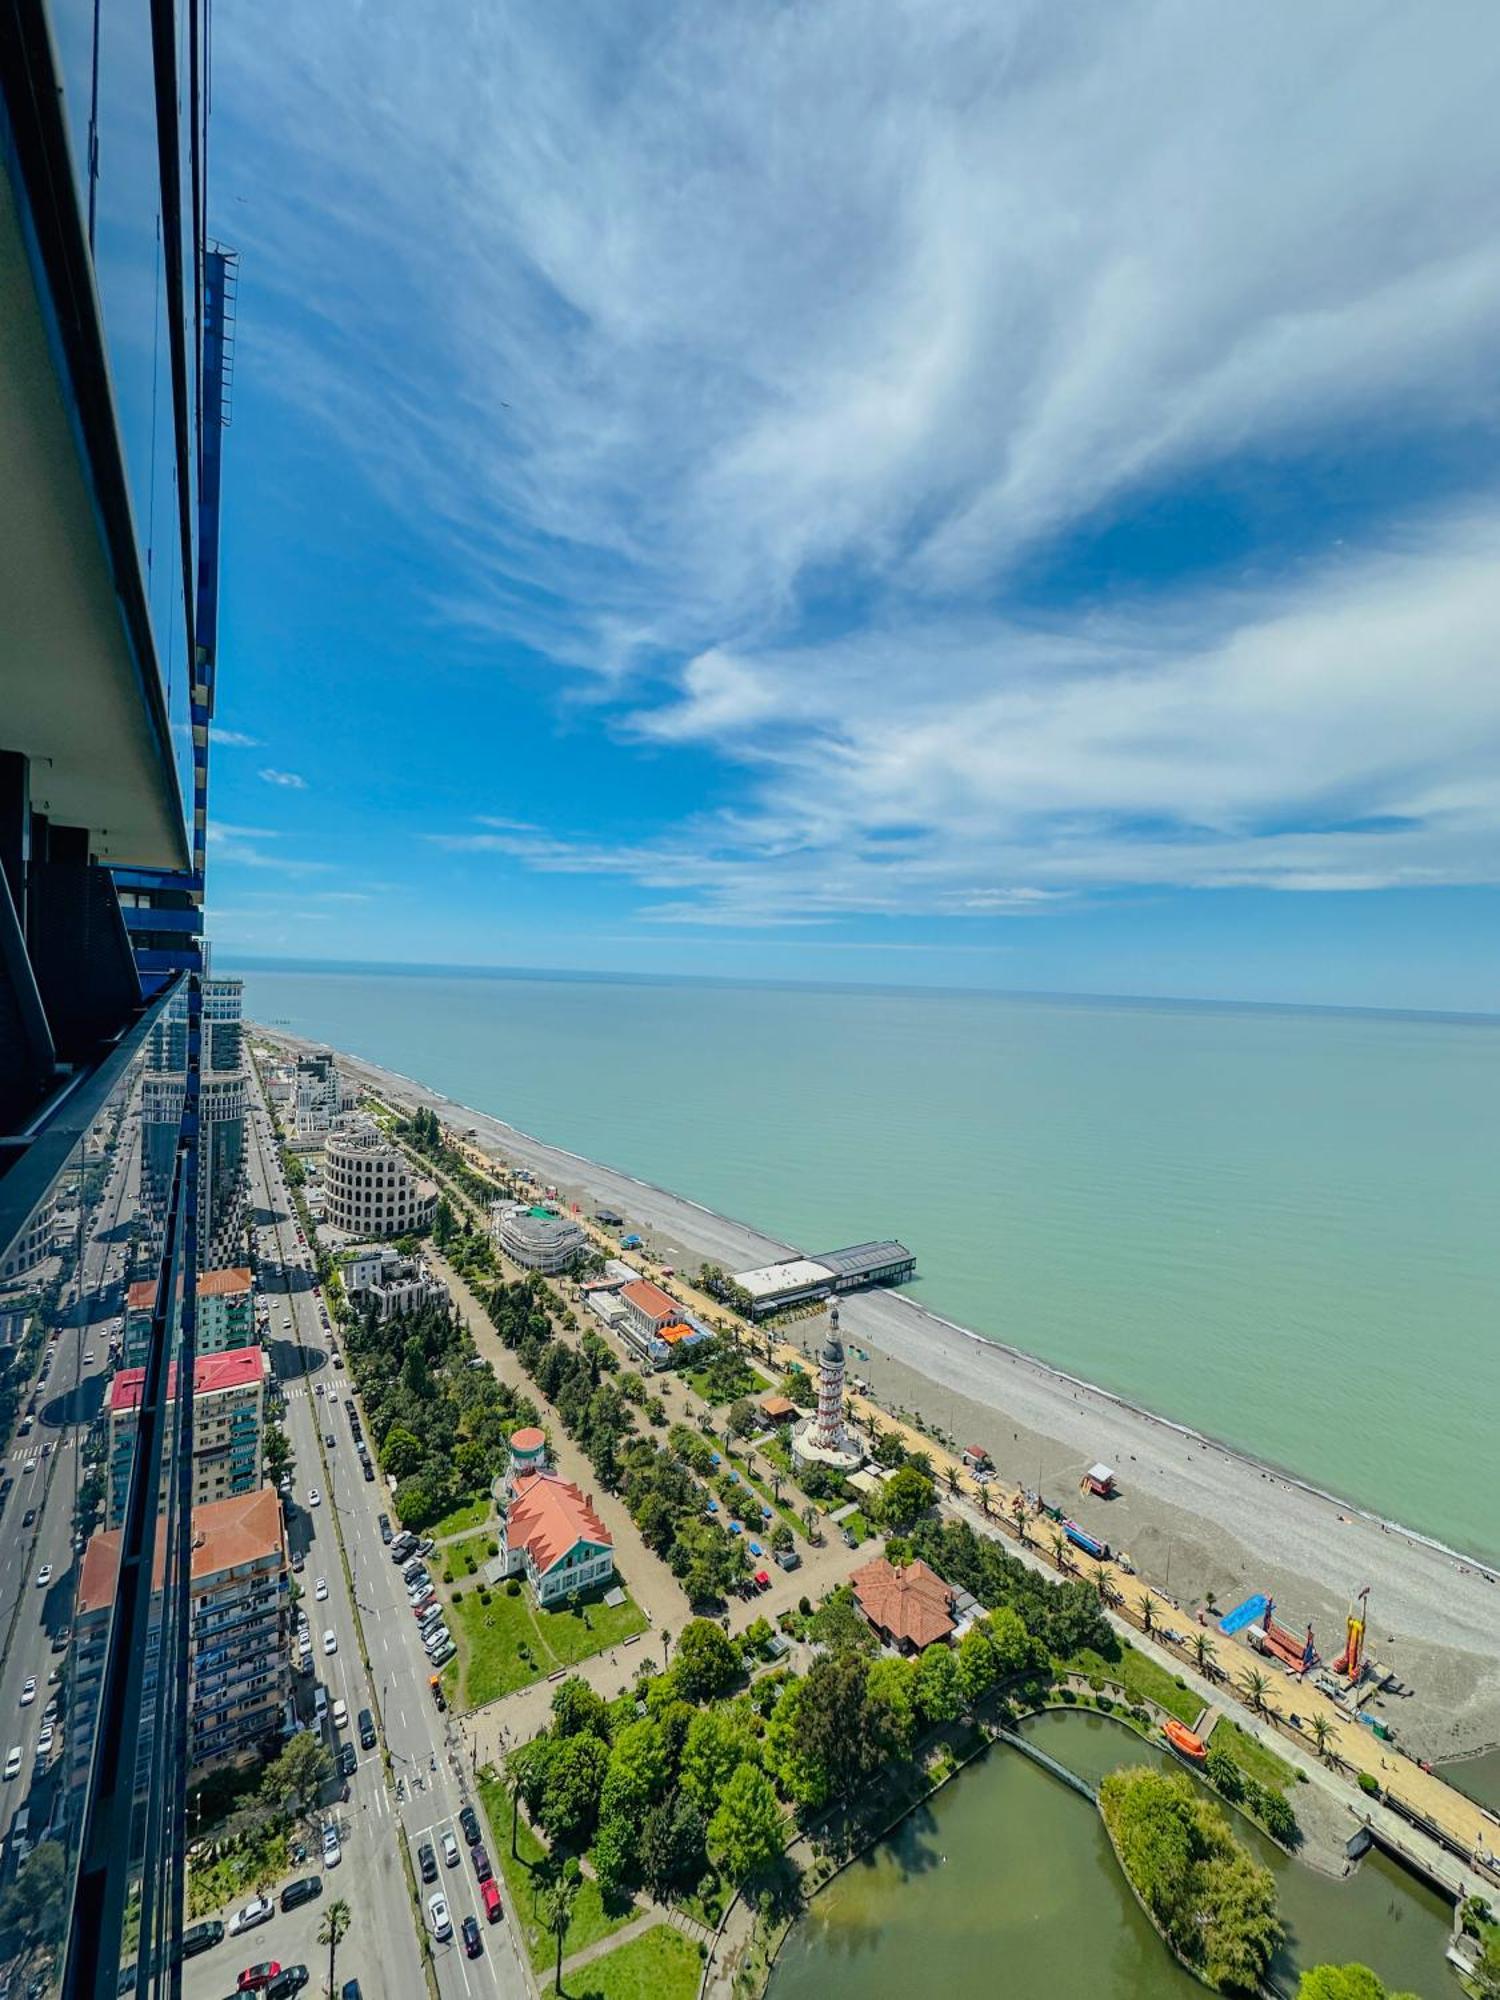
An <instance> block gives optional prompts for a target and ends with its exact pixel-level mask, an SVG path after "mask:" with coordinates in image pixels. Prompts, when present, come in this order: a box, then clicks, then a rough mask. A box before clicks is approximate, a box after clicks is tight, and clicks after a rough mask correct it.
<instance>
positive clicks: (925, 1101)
mask: <svg viewBox="0 0 1500 2000" xmlns="http://www.w3.org/2000/svg"><path fill="white" fill-rule="evenodd" d="M215 970H216V971H229V970H237V971H240V972H242V973H243V975H244V978H245V983H246V986H245V1006H246V1013H247V1016H248V1017H250V1018H252V1019H254V1020H257V1021H260V1022H262V1023H265V1024H272V1023H274V1024H278V1025H281V1026H285V1027H287V1028H289V1029H291V1030H292V1031H294V1032H296V1033H298V1034H304V1035H309V1036H312V1037H315V1038H316V1039H318V1040H320V1041H325V1042H328V1043H330V1044H332V1045H333V1046H334V1047H337V1048H342V1049H346V1050H349V1051H350V1052H352V1053H354V1054H357V1055H360V1056H364V1057H366V1058H368V1059H369V1060H371V1061H373V1062H377V1063H380V1064H383V1065H386V1066H387V1067H389V1068H392V1069H396V1070H400V1071H402V1072H404V1073H405V1074H406V1075H408V1076H411V1077H415V1078H418V1079H420V1080H421V1081H422V1082H424V1083H426V1084H429V1085H431V1086H432V1087H433V1088H435V1089H437V1090H440V1091H443V1092H445V1093H447V1095H449V1096H450V1097H453V1098H455V1099H457V1100H458V1101H459V1102H461V1103H464V1104H468V1105H472V1106H473V1107H475V1108H476V1109H478V1110H481V1111H485V1112H489V1113H492V1114H493V1115H495V1116H497V1117H500V1118H503V1119H505V1120H507V1121H508V1122H510V1123H511V1124H513V1125H516V1126H518V1127H520V1128H521V1129H522V1130H524V1131H526V1132H529V1133H531V1134H532V1135H533V1136H535V1137H537V1138H539V1139H544V1140H548V1141H551V1142H553V1143H555V1144H558V1145H561V1146H565V1147H568V1148H570V1149H571V1150H573V1151H576V1152H579V1153H582V1154H584V1155H586V1156H587V1157H589V1158H592V1159H596V1160H599V1161H602V1162H604V1163H606V1164H608V1165H610V1166H612V1167H618V1168H621V1169H624V1170H625V1171H627V1172H629V1173H632V1174H635V1175H638V1176H640V1177H641V1178H643V1179H645V1180H649V1181H653V1182H655V1183H657V1184H658V1185H660V1186H662V1187H665V1188H669V1189H671V1190H673V1191H674V1192H676V1193H679V1194H682V1195H686V1196H689V1197H690V1198H691V1199H693V1200H695V1201H698V1202H701V1203H703V1204H704V1205H706V1206H707V1207H709V1208H711V1209H714V1210H717V1211H718V1212H720V1213H722V1214H724V1215H727V1216H732V1217H734V1218H736V1219H737V1220H740V1221H742V1222H745V1223H748V1224H750V1225H752V1226H753V1227H755V1228H757V1229H760V1230H763V1231H764V1232H765V1233H766V1234H768V1235H770V1236H773V1237H776V1238H778V1239H780V1240H782V1241H785V1242H788V1243H790V1244H793V1245H795V1246H796V1247H798V1248H799V1249H803V1250H808V1251H816V1250H818V1249H826V1248H829V1247H831V1246H833V1245H837V1244H842V1243H848V1242H858V1241H860V1240H863V1239H866V1238H870V1237H880V1236H887V1235H889V1236H896V1237H899V1238H900V1239H901V1240H902V1241H903V1242H904V1243H906V1244H907V1245H908V1246H909V1247H910V1249H912V1250H913V1251H914V1252H915V1253H916V1256H917V1260H918V1270H919V1277H918V1279H917V1281H916V1283H915V1285H914V1287H913V1291H914V1294H915V1296H917V1297H919V1298H920V1299H921V1300H922V1301H923V1302H924V1303H926V1304H927V1305H929V1306H931V1307H932V1309H933V1310H934V1311H936V1312H939V1313H942V1314H943V1315H945V1316H946V1317H947V1318H949V1319H952V1320H956V1321H958V1322H959V1323H961V1324H963V1325H965V1326H969V1327H972V1328H973V1329H975V1330H976V1331H977V1332H979V1333H981V1334H987V1335H990V1336H992V1337H994V1338H997V1339H1000V1340H1004V1341H1006V1342H1008V1343H1010V1344H1012V1345H1014V1346H1016V1347H1020V1348H1024V1349H1026V1350H1028V1351H1029V1352H1031V1353H1033V1354H1036V1355H1038V1356H1040V1357H1041V1358H1042V1359H1044V1360H1046V1361H1049V1362H1052V1363H1054V1364H1055V1365H1057V1366H1059V1367H1061V1368H1064V1369H1067V1370H1069V1371H1070V1372H1072V1373H1075V1374H1078V1375H1081V1376H1084V1377H1086V1378H1087V1379H1089V1380H1091V1381H1094V1382H1097V1383H1100V1384H1102V1385H1104V1386H1106V1387H1108V1388H1110V1389H1112V1390H1115V1391H1117V1392H1118V1393H1120V1394H1123V1395H1125V1396H1127V1397H1129V1398H1131V1399H1132V1400H1133V1401H1136V1402H1138V1403H1140V1404H1142V1405H1144V1406H1145V1407H1147V1408H1149V1409H1152V1410H1155V1411H1157V1412H1159V1413H1161V1414H1163V1415H1165V1416H1169V1417H1171V1418H1174V1419H1176V1420H1179V1421H1181V1422H1184V1423H1187V1424H1191V1425H1193V1426H1195V1427H1196V1428H1198V1429H1200V1430H1202V1431H1204V1432H1206V1433H1208V1434H1210V1435H1212V1436H1215V1437H1217V1438H1220V1439H1222V1440H1223V1441H1224V1442H1225V1443H1228V1444H1231V1445H1233V1446H1236V1447H1238V1448H1240V1449H1242V1450H1245V1451H1249V1452H1252V1453H1254V1454H1256V1455H1257V1456H1259V1457H1261V1458H1264V1459H1266V1460H1269V1461H1271V1462H1273V1463H1276V1464H1278V1465H1280V1466H1282V1467H1284V1468H1286V1469H1287V1470H1289V1471H1291V1472H1294V1473H1296V1474H1297V1475H1299V1476H1301V1477H1303V1478H1306V1479H1310V1480H1312V1481H1314V1482H1316V1483H1318V1484H1320V1485H1323V1486H1326V1487H1328V1488H1329V1489H1331V1490H1332V1491H1334V1492H1337V1493H1340V1494H1343V1495H1345V1496H1347V1497H1348V1498H1350V1499H1352V1500H1355V1501H1356V1502H1359V1503H1360V1504H1362V1505H1366V1506H1369V1507H1372V1508H1375V1509H1377V1510H1379V1511H1380V1512H1382V1513H1384V1514H1386V1515H1387V1516H1389V1517H1390V1518H1393V1519H1395V1520H1398V1521H1400V1522H1402V1523H1403V1524H1405V1525H1406V1526H1408V1527H1411V1528H1414V1529H1416V1530H1418V1531H1419V1532H1421V1533H1424V1534H1427V1535H1431V1536H1433V1537H1435V1538H1437V1539H1439V1540H1441V1541H1444V1542H1447V1543H1449V1544H1451V1545H1452V1546H1453V1547H1455V1548H1458V1549H1461V1550H1467V1551H1471V1552H1473V1553H1475V1554H1478V1555H1481V1556H1483V1557H1485V1558H1487V1559H1490V1560H1495V1559H1500V1507H1497V1505H1496V1501H1495V1469H1496V1460H1495V1444H1494V1422H1495V1412H1496V1409H1497V1408H1500V1324H1497V1306H1500V1019H1492V1018H1489V1017H1478V1018H1474V1017H1445V1016H1428V1015H1408V1014H1383V1013H1377V1012H1352V1011H1350V1012H1345V1011H1337V1010H1327V1009H1320V1010H1306V1011H1304V1010H1299V1009H1294V1008H1275V1007H1265V1006H1233V1005H1204V1004H1199V1003H1176V1002H1161V1001H1154V1000H1131V999H1094V998H1089V999H1080V998H1070V997H1067V996H1056V997H1054V996H1031V995H1011V994H998V993H981V992H972V991H964V992H956V991H936V990H930V989H920V990H919V989H912V988H902V989H893V988H877V987H868V986H859V987H854V986H840V987H831V986H812V985H792V984H785V985H782V984H757V983H750V982H745V983H731V982H727V981H726V982H722V983H721V982H715V981H710V980H685V979H684V980H671V979H661V980H656V979H643V978H629V977H619V976H598V977H591V976H579V975H574V974H548V973H508V972H507V973H498V972H491V971H486V972H464V971H454V970H451V969H436V968H435V969H432V970H420V969H411V968H401V969H392V968H389V967H385V968H380V967H349V966H341V967H337V968H330V967H321V968H318V967H311V966H305V965H290V964H288V965H267V964H258V965H249V964H243V965H239V966H233V965H231V963H230V962H229V961H227V960H226V959H224V958H222V957H220V956H218V955H216V957H215Z"/></svg>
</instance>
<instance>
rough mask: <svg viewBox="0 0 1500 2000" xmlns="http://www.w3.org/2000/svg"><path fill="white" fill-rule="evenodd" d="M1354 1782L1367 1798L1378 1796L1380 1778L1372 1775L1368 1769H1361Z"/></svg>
mask: <svg viewBox="0 0 1500 2000" xmlns="http://www.w3.org/2000/svg"><path fill="white" fill-rule="evenodd" d="M1355 1782H1356V1783H1357V1784H1358V1786H1359V1789H1360V1790H1361V1791H1362V1792H1363V1793H1364V1794H1365V1796H1366V1797H1367V1798H1372V1799H1376V1798H1379V1796H1380V1780H1379V1779H1378V1778H1374V1777H1372V1776H1371V1775H1370V1773H1369V1772H1368V1771H1361V1772H1360V1774H1359V1777H1358V1778H1357V1780H1356V1781H1355Z"/></svg>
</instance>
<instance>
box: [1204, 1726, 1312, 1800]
mask: <svg viewBox="0 0 1500 2000" xmlns="http://www.w3.org/2000/svg"><path fill="white" fill-rule="evenodd" d="M1208 1741H1209V1747H1210V1748H1211V1749H1214V1750H1222V1751H1223V1752H1224V1755H1225V1756H1226V1757H1232V1758H1233V1759H1234V1761H1235V1763H1236V1764H1238V1765H1239V1767H1240V1769H1241V1770H1242V1771H1243V1772H1244V1774H1245V1776H1246V1777H1247V1778H1254V1780H1255V1782H1256V1784H1258V1785H1268V1786H1269V1787H1270V1788H1271V1789H1272V1790H1273V1791H1277V1792H1285V1791H1286V1790H1287V1789H1288V1788H1289V1787H1290V1786H1293V1785H1295V1784H1296V1782H1297V1773H1296V1772H1295V1771H1294V1770H1293V1769H1292V1767H1291V1765H1290V1764H1288V1763H1287V1762H1286V1761H1285V1760H1284V1759H1283V1758H1281V1757H1278V1756H1277V1755H1276V1752H1275V1751H1274V1750H1268V1749H1267V1748H1266V1746H1265V1745H1264V1744H1263V1743H1258V1742H1257V1741H1256V1739H1255V1738H1254V1737H1253V1736H1249V1735H1247V1734H1246V1732H1245V1731H1244V1730H1243V1729H1241V1728H1240V1726H1239V1724H1238V1723H1237V1722H1231V1721H1230V1719H1229V1717H1228V1716H1227V1715H1221V1716H1220V1717H1219V1720H1218V1722H1217V1723H1216V1724H1215V1725H1214V1732H1213V1734H1212V1736H1210V1737H1209V1739H1208Z"/></svg>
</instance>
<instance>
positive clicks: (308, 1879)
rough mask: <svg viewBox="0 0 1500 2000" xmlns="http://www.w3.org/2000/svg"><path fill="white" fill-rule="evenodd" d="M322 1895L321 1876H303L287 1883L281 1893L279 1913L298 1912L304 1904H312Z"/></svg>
mask: <svg viewBox="0 0 1500 2000" xmlns="http://www.w3.org/2000/svg"><path fill="white" fill-rule="evenodd" d="M322 1893H323V1878H322V1876H321V1875H303V1876H300V1877H299V1878H298V1879H297V1881H295V1882H288V1883H287V1885H286V1887H285V1888H284V1889H283V1890H282V1892H281V1913H282V1915H283V1916H285V1915H286V1913H287V1911H288V1910H300V1909H301V1907H302V1905H303V1904H304V1903H311V1902H314V1901H315V1900H316V1899H317V1898H318V1897H319V1896H321V1895H322Z"/></svg>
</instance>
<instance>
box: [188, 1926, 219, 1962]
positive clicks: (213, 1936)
mask: <svg viewBox="0 0 1500 2000" xmlns="http://www.w3.org/2000/svg"><path fill="white" fill-rule="evenodd" d="M224 1935H225V1933H224V1926H223V1925H222V1924H221V1923H220V1922H219V1920H218V1918H217V1917H210V1918H209V1919H208V1921H207V1922H206V1923H201V1924H193V1925H192V1926H191V1927H190V1928H189V1929H188V1930H185V1931H184V1932H183V1934H182V1955H183V1957H184V1958H196V1957H197V1956H198V1954H199V1952H200V1951H212V1950H213V1948H214V1946H215V1945H216V1944H222V1943H223V1942H224Z"/></svg>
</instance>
